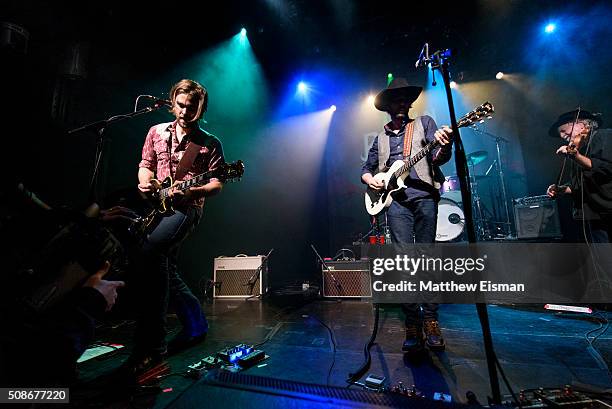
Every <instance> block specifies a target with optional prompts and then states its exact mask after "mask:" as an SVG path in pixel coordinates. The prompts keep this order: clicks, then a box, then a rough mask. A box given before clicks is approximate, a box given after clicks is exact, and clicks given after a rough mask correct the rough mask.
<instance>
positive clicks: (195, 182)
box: [160, 171, 213, 197]
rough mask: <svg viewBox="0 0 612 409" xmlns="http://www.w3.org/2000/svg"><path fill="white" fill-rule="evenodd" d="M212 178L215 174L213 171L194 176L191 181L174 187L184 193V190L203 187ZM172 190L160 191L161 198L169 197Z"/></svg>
mask: <svg viewBox="0 0 612 409" xmlns="http://www.w3.org/2000/svg"><path fill="white" fill-rule="evenodd" d="M212 176H213V172H212V171H209V172H204V173H200V174H199V175H197V176H194V177H192V178H191V179H187V180H185V181H183V182H181V183H179V184H178V185H176V186H174V189H176V190H181V191H183V190H187V189H189V188H190V187H194V186H200V185H203V184H204V183H205V182H207V181H208V180H209V179H210V178H211V177H212ZM170 189H171V187H166V188H164V189H162V190H161V191H160V196H162V197H168V192H169V191H170Z"/></svg>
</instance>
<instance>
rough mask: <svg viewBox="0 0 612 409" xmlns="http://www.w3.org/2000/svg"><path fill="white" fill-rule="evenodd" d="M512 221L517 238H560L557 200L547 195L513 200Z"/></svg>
mask: <svg viewBox="0 0 612 409" xmlns="http://www.w3.org/2000/svg"><path fill="white" fill-rule="evenodd" d="M513 202H514V222H515V227H516V235H517V237H518V238H519V239H537V238H560V237H562V234H561V223H560V221H559V212H558V210H557V202H556V201H555V200H554V199H551V198H550V197H548V196H532V197H522V198H519V199H515V200H514V201H513Z"/></svg>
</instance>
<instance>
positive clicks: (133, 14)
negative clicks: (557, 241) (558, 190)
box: [0, 0, 612, 284]
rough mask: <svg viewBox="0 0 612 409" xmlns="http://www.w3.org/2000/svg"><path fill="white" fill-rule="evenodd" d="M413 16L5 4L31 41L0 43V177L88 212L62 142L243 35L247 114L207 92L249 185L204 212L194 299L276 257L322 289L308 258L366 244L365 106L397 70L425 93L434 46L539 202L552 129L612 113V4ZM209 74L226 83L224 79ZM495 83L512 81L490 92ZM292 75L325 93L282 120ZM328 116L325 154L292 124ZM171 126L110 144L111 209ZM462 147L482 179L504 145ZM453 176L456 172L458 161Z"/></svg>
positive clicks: (432, 110)
mask: <svg viewBox="0 0 612 409" xmlns="http://www.w3.org/2000/svg"><path fill="white" fill-rule="evenodd" d="M412 3H413V2H410V3H409V2H401V3H400V2H388V1H377V2H360V1H351V0H326V1H306V0H288V1H281V0H265V1H264V0H253V1H244V2H240V1H233V0H229V1H227V0H226V1H223V2H220V3H219V4H215V5H214V7H213V5H210V4H207V3H205V2H200V3H196V4H181V3H170V2H168V3H163V4H161V5H154V3H142V4H138V3H136V4H134V3H128V2H118V1H107V2H93V3H86V2H65V3H62V4H45V3H42V2H33V1H10V2H8V3H7V2H5V4H4V5H3V9H4V10H3V12H2V18H0V20H2V21H6V22H10V23H13V24H16V25H18V26H20V27H22V28H24V29H25V30H27V32H28V34H29V38H28V40H27V48H26V47H24V44H25V42H23V41H21V40H22V37H21V36H14V37H11V38H10V39H9V37H7V35H8V34H7V29H6V27H4V28H3V42H2V64H3V66H4V74H3V75H2V89H3V98H2V100H3V106H2V113H3V116H4V120H3V128H4V129H3V136H4V137H3V141H4V147H3V152H4V155H3V156H4V158H5V159H4V160H3V161H2V163H3V174H4V175H6V179H5V180H7V181H9V182H10V181H12V180H14V179H17V180H20V181H23V182H24V183H25V184H26V186H27V187H28V188H29V189H30V190H32V191H34V192H36V193H37V194H38V196H40V197H41V198H42V199H44V200H45V201H47V202H48V203H50V204H52V205H54V206H59V205H69V206H72V207H75V208H81V207H83V206H85V205H86V204H87V202H88V185H89V178H90V177H91V171H92V168H93V159H94V152H95V142H96V137H95V134H92V133H91V132H82V133H79V134H70V135H68V134H67V132H66V131H67V130H69V129H72V128H74V127H76V126H79V125H82V124H84V123H87V122H90V121H94V120H100V119H104V118H107V117H109V116H111V115H115V114H118V113H126V112H130V111H131V110H132V107H133V104H134V99H135V97H136V96H137V95H139V94H153V95H160V96H164V94H167V92H168V89H169V88H170V86H171V85H172V84H173V83H174V82H175V81H177V80H178V79H180V78H183V77H187V78H194V79H198V80H200V78H199V77H198V72H199V70H203V69H208V71H207V72H208V73H210V72H211V71H210V70H211V69H212V68H211V67H213V66H215V63H216V62H215V61H213V60H212V59H211V58H212V57H211V55H213V56H214V55H215V54H207V50H210V49H212V48H214V47H216V46H217V45H218V44H220V43H223V42H225V41H227V40H228V39H230V38H231V37H233V36H235V35H236V33H238V32H239V31H240V29H241V28H242V27H245V28H246V29H247V30H248V39H249V42H250V47H251V49H252V52H253V53H254V56H255V58H256V60H257V62H258V63H259V68H260V76H259V77H258V78H260V79H261V80H262V82H261V83H260V84H258V87H260V88H261V89H263V90H264V91H265V92H262V93H261V95H262V98H261V99H260V100H258V101H255V102H254V103H253V101H251V103H250V105H246V106H245V105H244V104H238V103H237V100H236V99H234V98H233V97H234V96H236V98H239V96H238V93H237V92H236V90H237V88H236V84H231V78H230V80H229V81H224V82H222V83H220V82H218V81H212V83H209V82H207V81H204V85H206V86H207V87H208V88H209V91H210V94H211V97H210V110H209V113H208V114H207V116H206V119H207V121H208V124H206V127H207V128H208V129H210V130H212V131H213V132H215V133H216V134H218V135H219V137H220V138H221V140H222V141H223V144H224V148H225V153H226V157H227V159H228V161H233V160H236V159H242V160H244V161H245V163H246V165H247V171H246V174H245V177H244V178H243V180H242V181H241V182H239V183H238V184H236V185H229V186H227V187H226V189H224V192H223V193H222V194H221V195H220V196H218V197H215V198H213V199H211V200H210V201H209V202H208V203H207V205H206V207H205V218H204V222H203V223H202V225H201V226H200V228H199V229H198V231H197V232H196V233H195V234H194V235H193V236H192V238H191V239H190V240H189V241H188V242H187V243H186V245H185V247H184V249H183V253H182V261H183V269H184V272H185V274H186V275H187V277H188V279H189V281H190V282H191V283H192V284H194V283H196V282H198V281H199V280H200V278H201V277H208V276H211V275H212V259H213V258H214V257H216V256H219V255H227V256H231V255H236V254H239V253H245V254H249V255H255V254H266V253H267V251H268V250H269V249H270V248H274V249H275V252H274V255H273V257H272V259H271V268H272V271H271V274H272V276H271V279H272V282H273V283H283V282H292V281H295V280H314V279H316V277H317V272H316V269H317V265H316V261H315V257H314V254H313V252H312V251H311V250H310V247H309V245H310V244H311V243H312V244H315V246H316V247H317V248H318V249H319V251H320V252H321V253H322V255H323V256H333V255H334V254H336V252H337V251H338V250H339V249H340V248H342V247H345V246H346V245H348V244H350V243H351V242H353V241H354V239H355V238H356V237H359V236H360V235H363V234H365V233H366V232H367V231H368V229H369V223H368V218H367V217H366V214H365V212H364V211H363V210H362V200H363V199H362V190H361V189H362V187H361V185H360V183H359V176H360V168H361V156H362V154H363V151H364V135H366V134H367V133H371V132H376V131H377V130H378V129H380V126H381V125H382V123H384V115H382V116H381V115H378V116H376V117H374V119H373V120H368V121H365V120H363V117H360V114H359V111H358V110H357V108H356V106H357V105H356V101H361V100H362V99H363V98H364V97H365V96H366V95H367V94H368V93H369V92H374V93H376V92H378V91H379V90H381V89H382V88H384V86H385V85H386V77H387V73H388V72H392V73H394V74H395V75H396V76H404V77H407V78H408V79H409V81H411V82H413V83H415V84H418V85H422V86H427V84H429V83H430V79H428V76H427V73H426V72H425V70H424V69H420V70H416V69H415V68H414V61H415V60H416V58H417V56H418V54H419V51H420V50H421V47H422V46H423V43H425V42H429V43H430V44H431V45H432V48H433V49H438V48H451V49H452V50H453V52H454V54H455V57H454V60H453V66H452V71H453V79H455V80H456V81H457V82H458V83H459V87H460V88H459V90H461V89H464V90H465V91H461V93H462V94H461V96H459V94H457V114H458V115H461V114H462V113H463V112H465V111H467V110H469V109H471V108H472V107H473V106H474V105H477V104H479V103H480V102H482V101H484V100H490V101H491V102H493V103H494V104H495V105H496V110H497V115H496V118H495V120H494V122H491V123H490V124H489V125H487V127H486V128H485V130H486V131H487V132H489V133H491V134H493V135H497V136H502V137H504V138H506V139H507V140H508V143H507V144H506V145H504V146H503V149H504V151H503V161H504V165H505V166H506V168H505V169H506V172H507V175H506V176H507V177H508V179H507V183H508V190H509V195H510V197H511V198H513V197H521V196H526V195H536V194H543V193H544V191H545V189H546V186H548V185H549V184H550V183H553V181H554V179H555V177H556V174H557V172H558V169H559V166H560V162H559V159H558V158H557V157H555V155H554V151H555V149H556V148H557V147H558V146H559V141H557V140H554V139H552V138H549V137H547V135H546V133H547V130H548V127H549V126H550V124H551V123H552V122H553V121H554V120H555V119H556V117H557V116H558V115H559V114H560V113H562V112H565V111H569V110H571V109H574V108H575V107H576V106H578V105H580V106H581V107H583V108H584V109H589V110H591V111H594V112H602V113H603V114H604V118H606V115H610V113H611V110H610V98H609V95H610V91H611V86H610V81H609V79H610V75H609V72H608V71H609V67H610V62H611V58H610V57H611V53H610V48H609V38H610V34H611V28H610V27H611V26H612V25H611V24H610V23H611V18H610V16H611V12H610V11H611V9H610V7H609V6H608V3H607V2H603V1H602V2H591V1H575V2H571V1H570V2H558V1H538V2H530V1H519V0H516V1H467V2H450V3H448V4H444V3H443V2H435V3H434V2H423V3H414V4H412ZM547 21H556V22H557V27H558V28H557V32H556V33H554V34H553V35H550V36H545V35H544V34H543V33H542V29H543V26H544V25H545V24H546V22H547ZM13 33H14V31H13ZM606 38H608V40H606ZM218 62H219V61H217V63H218ZM213 68H214V67H213ZM215 69H218V70H219V71H220V74H219V77H221V78H225V79H227V76H225V77H223V75H222V74H223V73H222V71H223V70H224V67H223V65H222V64H219V66H218V67H217V68H215ZM497 71H504V72H505V73H508V74H511V75H509V76H508V79H507V80H503V81H496V80H495V79H494V76H495V73H496V72H497ZM210 78H213V79H214V78H215V77H214V76H210V75H208V74H207V76H204V77H203V79H204V80H206V79H210ZM298 78H305V79H306V80H308V79H309V78H318V82H319V89H318V94H317V98H315V99H314V101H313V103H312V104H311V105H310V106H309V107H308V108H305V109H304V111H303V112H297V111H296V110H293V111H292V112H290V113H287V112H284V115H280V114H279V111H280V112H281V113H283V112H282V110H280V109H279V107H281V106H285V105H287V103H288V102H287V101H288V95H290V94H291V92H292V91H288V90H292V89H294V87H295V83H296V79H298ZM438 80H439V81H440V78H438ZM440 82H441V81H440ZM462 86H463V88H461V87H462ZM442 92H443V90H442V89H441V86H440V85H438V86H437V88H436V89H434V90H430V89H429V88H427V89H426V95H424V96H423V97H422V100H420V102H419V103H418V104H417V105H416V106H415V110H416V112H417V113H429V114H430V115H432V116H433V117H434V118H435V119H436V121H437V122H438V124H442V123H448V112H447V108H446V105H445V102H444V98H443V93H442ZM264 96H265V97H264ZM332 103H333V104H336V105H337V106H338V111H337V112H335V113H334V116H333V118H332V121H331V124H330V128H329V133H328V135H327V138H326V139H325V140H323V141H320V140H317V141H315V140H314V139H315V138H311V134H310V133H309V128H308V127H307V126H306V127H304V126H301V125H299V124H298V125H296V124H289V125H288V123H287V122H285V120H286V119H287V118H288V117H291V116H292V115H297V114H304V113H305V112H316V111H319V110H323V109H326V108H327V107H329V105H330V104H332ZM237 104H238V105H239V109H238V108H236V107H237ZM279 115H280V117H279ZM169 120H171V117H170V116H169V115H168V114H167V113H165V112H156V113H153V114H149V115H147V116H142V117H139V118H137V119H134V120H131V121H123V122H119V123H116V124H113V125H112V126H111V127H109V128H108V129H107V130H106V135H107V138H108V141H107V145H106V150H105V154H104V162H103V165H102V173H101V178H100V185H99V190H100V192H99V193H100V194H101V197H102V198H104V197H107V196H108V195H110V194H112V193H113V192H116V191H117V190H118V189H124V188H132V189H133V188H135V185H136V183H137V179H136V174H137V164H138V161H139V157H140V149H141V146H142V142H143V140H144V136H145V134H146V132H147V130H148V128H149V127H150V126H151V125H153V124H155V123H158V122H164V121H169ZM300 130H301V131H300ZM463 137H464V139H465V144H466V150H467V152H472V151H476V150H485V151H487V152H488V153H489V157H488V160H487V161H486V162H485V163H483V164H482V165H480V166H481V168H477V169H476V170H475V171H476V173H477V174H483V173H484V171H485V170H486V168H488V166H489V165H490V164H491V162H492V160H493V159H494V153H495V145H494V143H493V142H492V140H491V139H490V138H488V137H487V136H486V135H482V134H476V133H474V132H472V131H469V130H466V131H464V132H463ZM444 170H445V173H446V174H447V175H450V174H453V173H454V168H453V165H452V163H451V164H449V165H447V166H446V167H445V169H444ZM483 183H484V185H483V192H481V193H486V194H488V193H489V191H491V190H492V189H493V190H494V189H496V182H495V181H492V182H487V181H485V182H483ZM7 185H10V183H7ZM487 200H488V199H487ZM489 205H490V203H489ZM561 206H562V207H563V206H564V204H563V203H561ZM563 218H564V219H563V220H564V223H570V222H571V221H570V220H569V219H567V217H566V216H563Z"/></svg>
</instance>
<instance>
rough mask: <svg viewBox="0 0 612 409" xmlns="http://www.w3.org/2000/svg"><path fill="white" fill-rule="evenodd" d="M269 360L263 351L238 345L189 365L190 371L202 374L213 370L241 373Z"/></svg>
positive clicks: (245, 345) (246, 345) (249, 346)
mask: <svg viewBox="0 0 612 409" xmlns="http://www.w3.org/2000/svg"><path fill="white" fill-rule="evenodd" d="M268 358H269V356H268V355H266V353H265V352H264V351H263V350H261V349H256V348H255V347H254V346H253V345H248V344H238V345H236V346H233V347H228V348H223V349H222V350H220V351H219V352H217V353H216V354H215V355H210V356H207V357H205V358H203V359H201V360H199V361H198V362H195V363H193V364H191V365H189V371H192V372H193V371H195V372H197V373H200V372H202V371H208V370H211V369H213V368H223V369H225V370H228V371H231V372H240V371H243V370H245V369H247V368H250V367H252V366H254V365H256V364H258V363H259V362H261V361H264V360H266V359H268Z"/></svg>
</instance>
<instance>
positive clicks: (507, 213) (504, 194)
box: [472, 127, 512, 237]
mask: <svg viewBox="0 0 612 409" xmlns="http://www.w3.org/2000/svg"><path fill="white" fill-rule="evenodd" d="M472 130H473V131H474V132H476V133H481V134H483V135H487V136H489V137H491V138H493V139H495V150H496V155H497V159H496V160H497V168H498V175H499V183H500V185H501V192H502V201H503V202H504V213H505V216H506V221H505V222H504V225H505V226H506V229H507V230H506V231H505V233H507V234H506V237H512V225H511V223H510V211H509V209H508V194H507V191H506V178H505V176H504V166H503V162H502V160H501V149H500V147H499V142H500V141H501V142H505V143H508V140H507V139H506V138H502V137H501V136H497V135H493V134H492V133H489V132H485V131H482V130H480V129H478V128H476V127H474V128H472Z"/></svg>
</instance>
